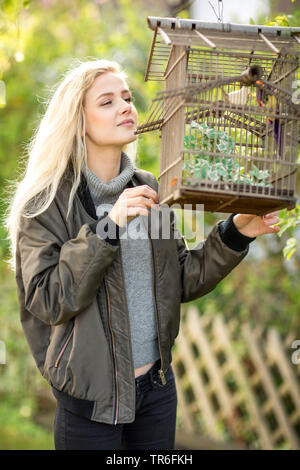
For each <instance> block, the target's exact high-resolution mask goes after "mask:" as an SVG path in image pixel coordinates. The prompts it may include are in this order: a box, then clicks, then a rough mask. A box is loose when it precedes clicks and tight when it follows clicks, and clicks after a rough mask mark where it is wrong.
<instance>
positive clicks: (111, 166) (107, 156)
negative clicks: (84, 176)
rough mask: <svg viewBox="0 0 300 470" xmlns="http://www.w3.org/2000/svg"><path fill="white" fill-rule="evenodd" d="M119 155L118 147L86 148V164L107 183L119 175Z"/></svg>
mask: <svg viewBox="0 0 300 470" xmlns="http://www.w3.org/2000/svg"><path fill="white" fill-rule="evenodd" d="M121 155H122V153H121V149H118V148H117V149H111V148H109V149H105V148H102V149H99V148H98V149H96V148H94V149H89V148H87V166H88V168H89V169H90V170H91V171H92V172H93V173H94V174H95V175H96V176H97V177H98V178H99V179H100V180H101V181H102V182H103V183H107V182H108V181H110V180H112V179H113V178H115V177H116V176H118V175H119V173H120V163H121Z"/></svg>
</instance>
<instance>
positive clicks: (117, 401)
mask: <svg viewBox="0 0 300 470" xmlns="http://www.w3.org/2000/svg"><path fill="white" fill-rule="evenodd" d="M103 281H104V286H105V292H106V299H107V310H108V325H109V329H110V334H111V339H112V349H113V363H114V371H115V406H114V424H117V422H118V410H119V387H118V368H117V360H116V348H115V339H114V334H113V330H112V327H111V322H110V296H109V291H108V288H107V284H106V278H105V275H104V276H103Z"/></svg>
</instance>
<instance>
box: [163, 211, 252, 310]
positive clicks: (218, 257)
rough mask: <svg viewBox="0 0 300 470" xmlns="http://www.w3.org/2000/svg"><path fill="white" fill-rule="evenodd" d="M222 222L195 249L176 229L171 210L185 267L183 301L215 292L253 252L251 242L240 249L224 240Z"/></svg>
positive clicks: (179, 254)
mask: <svg viewBox="0 0 300 470" xmlns="http://www.w3.org/2000/svg"><path fill="white" fill-rule="evenodd" d="M222 222H223V221H219V222H218V223H217V224H216V225H215V226H214V227H213V228H212V230H211V231H210V233H209V234H208V236H207V238H206V240H204V241H202V242H200V243H199V244H198V245H196V246H195V247H194V248H193V249H192V250H189V249H188V248H187V247H186V244H185V241H184V239H183V237H182V235H181V234H180V232H179V231H178V230H177V228H176V218H175V215H174V211H173V210H171V227H172V230H173V233H174V238H175V239H176V244H177V253H178V260H179V266H180V270H181V285H182V293H181V302H182V303H184V302H190V301H192V300H195V299H197V298H199V297H202V296H203V295H205V294H207V293H208V292H210V291H212V290H213V289H214V288H215V287H216V286H217V284H218V283H219V282H220V281H221V280H222V279H224V277H226V276H227V274H229V273H230V271H232V270H233V268H234V267H235V266H237V265H238V264H239V263H240V262H241V261H242V259H243V258H244V257H245V256H246V255H247V253H248V251H249V245H248V244H247V246H246V248H245V249H243V250H242V251H236V250H233V249H232V248H230V247H229V246H228V245H227V244H225V243H224V241H223V240H222V238H221V236H220V230H219V229H220V224H222Z"/></svg>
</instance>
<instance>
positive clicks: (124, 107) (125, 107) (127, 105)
mask: <svg viewBox="0 0 300 470" xmlns="http://www.w3.org/2000/svg"><path fill="white" fill-rule="evenodd" d="M131 108H132V107H131V103H127V102H126V101H125V102H124V103H122V106H121V108H120V113H121V114H124V113H126V112H128V111H129V112H131Z"/></svg>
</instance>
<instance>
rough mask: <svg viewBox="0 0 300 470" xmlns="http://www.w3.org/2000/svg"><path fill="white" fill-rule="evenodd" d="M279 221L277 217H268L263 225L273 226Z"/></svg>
mask: <svg viewBox="0 0 300 470" xmlns="http://www.w3.org/2000/svg"><path fill="white" fill-rule="evenodd" d="M279 221H280V219H279V217H276V216H273V217H268V218H267V219H265V220H264V223H265V224H266V225H274V224H277V223H278V222H279Z"/></svg>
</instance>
